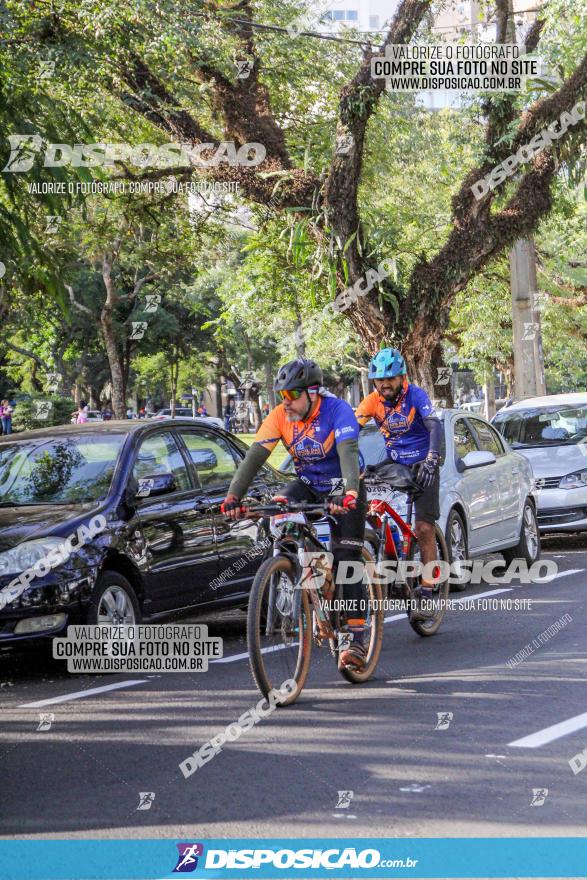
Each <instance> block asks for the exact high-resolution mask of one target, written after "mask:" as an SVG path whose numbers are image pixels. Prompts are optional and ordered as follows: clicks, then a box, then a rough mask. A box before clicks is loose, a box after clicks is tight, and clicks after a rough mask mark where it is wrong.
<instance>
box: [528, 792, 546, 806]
mask: <svg viewBox="0 0 587 880" xmlns="http://www.w3.org/2000/svg"><path fill="white" fill-rule="evenodd" d="M547 796H548V789H547V788H533V789H532V800H531V801H530V806H531V807H541V806H542V804H543V803H544V801H545V800H546V798H547Z"/></svg>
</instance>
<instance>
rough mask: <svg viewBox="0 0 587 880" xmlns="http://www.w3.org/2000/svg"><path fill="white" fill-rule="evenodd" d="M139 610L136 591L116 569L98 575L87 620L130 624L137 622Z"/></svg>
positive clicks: (106, 624)
mask: <svg viewBox="0 0 587 880" xmlns="http://www.w3.org/2000/svg"><path fill="white" fill-rule="evenodd" d="M140 619H141V611H140V607H139V602H138V599H137V597H136V593H135V591H134V590H133V588H132V586H131V585H130V583H129V582H128V581H127V579H126V578H125V577H124V576H123V575H121V574H119V573H118V572H117V571H107V572H104V574H102V575H100V577H99V578H98V583H97V584H96V587H95V589H94V592H93V595H92V599H91V602H90V607H89V609H88V616H87V622H88V623H90V624H96V623H98V624H103V625H105V626H123V625H126V626H131V625H132V624H136V623H139V622H140Z"/></svg>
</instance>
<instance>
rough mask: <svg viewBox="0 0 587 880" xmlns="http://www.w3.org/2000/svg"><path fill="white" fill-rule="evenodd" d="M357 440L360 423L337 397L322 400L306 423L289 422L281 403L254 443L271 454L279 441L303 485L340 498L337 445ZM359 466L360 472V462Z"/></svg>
mask: <svg viewBox="0 0 587 880" xmlns="http://www.w3.org/2000/svg"><path fill="white" fill-rule="evenodd" d="M358 436H359V423H358V422H357V420H356V418H355V414H354V412H353V409H352V407H351V406H350V405H349V404H348V403H347V402H346V401H345V400H339V398H338V397H322V396H321V397H319V398H318V407H317V409H316V412H315V413H314V415H313V416H312V418H311V419H310V420H309V421H307V422H301V421H300V422H289V421H288V420H287V416H286V414H285V410H284V408H283V404H282V403H280V404H279V406H276V407H275V409H274V410H272V411H271V412H270V413H269V415H268V416H267V418H266V419H265V420H264V421H263V423H262V424H261V427H260V428H259V430H258V431H257V434H256V436H255V442H256V443H260V444H261V445H262V446H264V447H265V449H269V450H271V449H274V448H275V446H277V444H278V443H279V441H280V440H281V441H282V442H283V445H284V446H285V448H286V449H287V451H288V452H289V453H291V456H292V458H293V463H294V467H295V469H296V474H297V475H298V477H299V478H300V479H301V480H303V482H304V483H307V484H308V485H310V486H311V487H312V488H313V489H315V490H316V492H320V493H322V494H326V493H333V494H335V495H343V494H344V486H343V483H342V473H341V469H340V460H339V458H338V453H337V451H336V445H337V443H342V442H343V441H344V440H356V439H357V438H358ZM359 459H360V456H359ZM360 464H361V470H362V461H360Z"/></svg>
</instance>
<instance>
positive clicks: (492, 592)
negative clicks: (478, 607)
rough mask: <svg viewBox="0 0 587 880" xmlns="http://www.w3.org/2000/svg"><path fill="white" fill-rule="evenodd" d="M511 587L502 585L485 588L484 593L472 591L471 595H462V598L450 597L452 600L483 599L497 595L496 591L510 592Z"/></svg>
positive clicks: (470, 600) (471, 600)
mask: <svg viewBox="0 0 587 880" xmlns="http://www.w3.org/2000/svg"><path fill="white" fill-rule="evenodd" d="M512 589H513V587H504V588H503V589H501V590H487V592H486V593H473V594H472V595H471V596H463V598H462V599H451V601H452V602H473V601H474V600H475V599H485V598H486V597H487V596H497V594H498V593H511V592H512Z"/></svg>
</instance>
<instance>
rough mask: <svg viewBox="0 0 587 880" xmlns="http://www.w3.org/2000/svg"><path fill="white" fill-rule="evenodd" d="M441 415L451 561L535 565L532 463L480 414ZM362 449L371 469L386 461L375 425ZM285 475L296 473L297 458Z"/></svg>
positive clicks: (401, 508)
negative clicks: (494, 557)
mask: <svg viewBox="0 0 587 880" xmlns="http://www.w3.org/2000/svg"><path fill="white" fill-rule="evenodd" d="M438 414H439V416H440V418H441V421H442V425H443V429H444V430H443V449H442V464H441V469H440V519H439V520H438V524H439V525H440V527H441V528H442V530H443V532H444V534H445V536H446V543H447V546H448V550H449V553H450V558H451V561H458V560H461V559H463V560H464V559H472V558H473V557H476V556H483V555H485V554H488V553H494V552H500V553H502V554H503V556H504V558H505V560H506V562H507V563H509V562H511V561H512V560H513V559H515V558H521V559H525V560H526V562H527V563H528V564H529V565H530V564H531V563H532V562H535V561H536V559H538V557H539V555H540V537H539V532H538V525H537V521H536V497H535V494H534V480H533V476H532V468H531V466H530V463H529V462H528V461H527V459H526V458H525V457H524V456H523V455H520V453H519V452H515V451H514V450H512V449H511V448H510V446H509V445H508V443H507V441H506V440H504V438H503V437H502V436H501V435H500V434H499V433H498V432H497V431H496V430H495V428H493V427H492V426H491V425H490V424H489V422H487V421H486V419H484V418H483V417H482V416H480V415H478V414H477V413H464V412H463V411H462V410H456V409H446V410H442V411H440V412H439V413H438ZM359 449H360V452H361V454H362V456H363V459H364V462H365V464H366V465H369V464H379V462H381V461H384V460H385V458H386V452H385V442H384V440H383V436H382V435H381V433H380V431H379V430H378V429H377V427H376V426H375V424H374V423H373V422H370V423H369V424H368V425H366V426H365V428H363V430H362V431H361V434H360V437H359ZM280 470H283V471H284V472H286V473H293V463H292V460H291V458H287V459H286V460H285V461H284V462H283V464H282V465H281V467H280ZM391 503H392V504H393V506H394V508H395V509H396V510H397V512H398V513H399V514H400V515H402V516H404V515H405V511H406V496H405V495H403V494H402V493H400V492H394V493H393V499H392V500H391ZM453 589H454V590H459V589H464V586H463V585H459V584H455V585H453Z"/></svg>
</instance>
